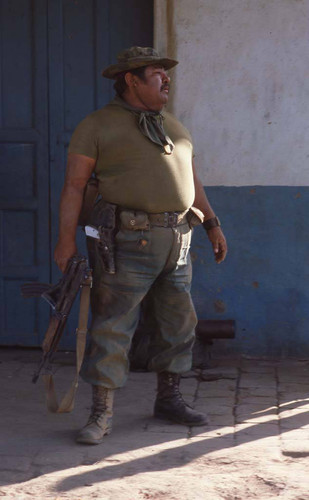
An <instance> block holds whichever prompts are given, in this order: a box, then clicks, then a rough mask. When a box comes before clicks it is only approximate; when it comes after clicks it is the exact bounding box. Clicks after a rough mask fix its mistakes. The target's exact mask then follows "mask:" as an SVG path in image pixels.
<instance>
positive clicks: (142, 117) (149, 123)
mask: <svg viewBox="0 0 309 500" xmlns="http://www.w3.org/2000/svg"><path fill="white" fill-rule="evenodd" d="M112 102H113V103H115V104H119V105H120V106H122V107H123V108H125V109H128V110H129V111H131V113H134V114H135V115H136V116H137V117H138V126H139V129H140V131H141V132H142V134H144V135H145V136H146V137H148V139H150V140H151V141H152V142H154V143H155V144H158V146H160V147H162V148H163V149H164V152H165V154H167V155H170V154H172V151H173V149H174V147H175V145H174V143H173V141H172V140H171V138H170V137H169V136H168V135H167V134H166V133H165V130H164V127H163V120H164V118H163V116H162V115H161V113H160V112H159V111H144V110H142V109H139V108H134V107H133V106H130V104H128V103H127V102H126V101H124V100H123V99H121V97H119V96H116V97H115V98H114V100H113V101H112Z"/></svg>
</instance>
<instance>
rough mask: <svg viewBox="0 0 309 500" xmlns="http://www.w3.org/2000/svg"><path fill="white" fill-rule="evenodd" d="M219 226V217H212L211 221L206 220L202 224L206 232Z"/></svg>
mask: <svg viewBox="0 0 309 500" xmlns="http://www.w3.org/2000/svg"><path fill="white" fill-rule="evenodd" d="M219 226H221V222H220V220H219V217H217V216H216V217H212V218H211V219H207V220H205V221H204V222H203V227H204V229H206V231H208V230H209V229H212V228H214V227H219Z"/></svg>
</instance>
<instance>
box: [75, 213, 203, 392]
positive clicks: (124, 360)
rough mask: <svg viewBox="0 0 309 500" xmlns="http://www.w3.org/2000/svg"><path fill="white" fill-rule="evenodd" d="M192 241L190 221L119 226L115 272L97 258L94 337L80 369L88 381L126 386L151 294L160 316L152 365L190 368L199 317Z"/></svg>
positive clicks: (157, 368) (176, 369)
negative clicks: (194, 295)
mask: <svg viewBox="0 0 309 500" xmlns="http://www.w3.org/2000/svg"><path fill="white" fill-rule="evenodd" d="M190 241H191V229H190V228H189V226H188V224H187V223H186V222H185V223H184V224H182V225H179V226H176V227H172V228H171V227H151V228H150V230H149V231H133V230H130V229H121V230H120V231H119V232H118V233H117V236H116V268H117V272H116V274H114V275H110V274H107V273H105V272H104V271H103V269H102V265H101V262H100V259H99V258H97V259H96V262H95V266H94V267H95V268H94V287H93V289H92V318H93V319H92V325H91V330H90V334H91V341H90V345H89V348H88V351H87V354H86V357H85V361H84V364H83V369H82V377H83V379H84V380H85V381H86V382H89V383H91V384H94V385H102V386H104V387H107V388H110V389H115V388H117V387H121V386H123V385H124V383H125V381H126V378H127V374H128V370H129V361H128V351H129V349H130V345H131V340H132V337H133V334H134V332H135V329H136V327H137V324H138V321H139V318H140V308H141V302H142V300H143V299H144V297H145V296H146V295H147V294H148V298H147V300H151V305H152V313H153V316H154V317H155V319H156V321H155V325H156V327H155V334H154V338H153V339H152V342H151V348H150V354H151V359H150V363H149V368H150V369H151V370H153V371H163V370H166V371H170V372H174V373H182V372H184V371H186V370H190V368H191V362H192V355H191V349H192V344H193V341H194V329H195V326H196V322H197V318H196V314H195V311H194V306H193V304H192V300H191V297H190V285H191V275H192V273H191V261H190V255H189V247H190ZM146 321H147V318H146Z"/></svg>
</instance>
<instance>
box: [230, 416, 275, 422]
mask: <svg viewBox="0 0 309 500" xmlns="http://www.w3.org/2000/svg"><path fill="white" fill-rule="evenodd" d="M276 420H278V417H277V416H276V415H252V414H248V415H238V416H237V417H236V422H237V423H238V424H240V423H243V422H250V423H254V424H267V423H274V422H275V421H276Z"/></svg>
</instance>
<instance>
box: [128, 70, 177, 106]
mask: <svg viewBox="0 0 309 500" xmlns="http://www.w3.org/2000/svg"><path fill="white" fill-rule="evenodd" d="M169 83H170V78H169V77H168V76H167V73H166V70H165V69H164V68H163V67H162V66H158V65H154V66H147V67H146V68H145V73H144V80H143V79H141V78H139V77H136V80H135V84H134V87H133V89H134V91H135V95H136V98H137V99H138V100H139V101H140V103H141V104H142V106H143V108H144V109H147V110H152V111H160V110H161V109H162V108H163V106H164V105H165V104H167V101H168V92H169Z"/></svg>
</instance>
